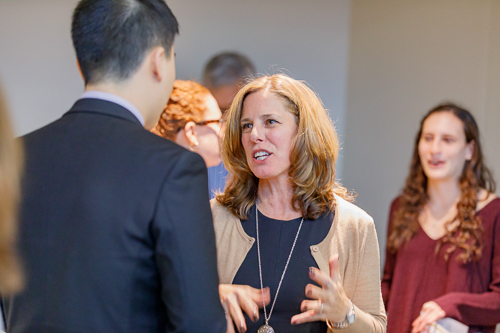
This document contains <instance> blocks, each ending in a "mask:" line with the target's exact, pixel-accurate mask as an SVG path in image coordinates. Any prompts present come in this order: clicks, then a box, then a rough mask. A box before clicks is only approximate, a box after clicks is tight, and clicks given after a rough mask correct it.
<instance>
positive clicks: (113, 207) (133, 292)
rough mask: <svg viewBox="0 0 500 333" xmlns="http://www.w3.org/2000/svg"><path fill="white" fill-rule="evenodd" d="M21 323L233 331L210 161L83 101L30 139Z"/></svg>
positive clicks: (38, 331)
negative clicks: (225, 301)
mask: <svg viewBox="0 0 500 333" xmlns="http://www.w3.org/2000/svg"><path fill="white" fill-rule="evenodd" d="M24 144H25V147H26V166H25V177H24V183H23V198H22V203H21V215H20V240H19V247H20V254H21V257H22V260H23V264H24V268H25V273H26V278H27V284H26V287H25V290H24V292H21V293H20V294H19V295H18V296H15V297H12V298H8V299H5V300H4V307H5V315H6V324H7V329H8V332H9V333H18V332H34V333H43V332H47V333H49V332H50V333H69V332H71V333H76V332H91V333H97V332H106V333H119V332H127V333H147V332H224V331H225V328H226V322H225V318H224V312H223V309H222V306H221V304H220V300H219V295H218V275H217V264H216V252H215V240H214V230H213V224H212V215H211V212H210V206H209V201H208V187H207V171H206V167H205V164H204V162H203V159H202V158H201V157H200V156H199V155H197V154H194V153H191V152H189V151H187V150H185V149H184V148H182V147H180V146H178V145H176V144H174V143H172V142H170V141H168V140H165V139H163V138H160V137H158V136H156V135H154V134H151V133H149V132H148V131H146V130H145V129H144V128H143V127H142V126H141V124H140V123H139V121H138V120H137V119H136V118H135V117H134V116H133V115H132V114H131V113H130V112H129V111H128V110H126V109H124V108H122V107H121V106H119V105H117V104H114V103H111V102H107V101H103V100H98V99H81V100H79V101H77V102H76V103H75V105H74V106H73V107H72V109H71V110H70V111H69V112H68V113H66V114H65V115H64V116H63V117H62V118H61V119H59V120H57V121H55V122H54V123H52V124H49V125H47V126H45V127H43V128H41V129H39V130H37V131H35V132H33V133H30V134H28V135H26V136H25V137H24Z"/></svg>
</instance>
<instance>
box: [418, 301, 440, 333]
mask: <svg viewBox="0 0 500 333" xmlns="http://www.w3.org/2000/svg"><path fill="white" fill-rule="evenodd" d="M445 316H446V312H444V310H443V309H441V307H440V306H439V305H438V304H437V303H436V302H433V301H430V302H427V303H424V305H422V310H420V316H418V317H417V319H415V321H413V323H412V324H411V325H412V326H413V329H412V330H411V333H419V332H425V331H426V330H427V327H428V325H430V324H432V323H433V322H435V321H436V320H438V319H441V318H444V317H445Z"/></svg>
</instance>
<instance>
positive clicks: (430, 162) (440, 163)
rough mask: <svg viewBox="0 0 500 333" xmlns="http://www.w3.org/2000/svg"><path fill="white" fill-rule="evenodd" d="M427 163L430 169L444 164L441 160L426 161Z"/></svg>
mask: <svg viewBox="0 0 500 333" xmlns="http://www.w3.org/2000/svg"><path fill="white" fill-rule="evenodd" d="M427 163H428V164H429V165H430V166H431V167H440V166H441V165H443V164H444V161H442V160H428V161H427Z"/></svg>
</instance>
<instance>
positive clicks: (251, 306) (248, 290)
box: [219, 284, 271, 333]
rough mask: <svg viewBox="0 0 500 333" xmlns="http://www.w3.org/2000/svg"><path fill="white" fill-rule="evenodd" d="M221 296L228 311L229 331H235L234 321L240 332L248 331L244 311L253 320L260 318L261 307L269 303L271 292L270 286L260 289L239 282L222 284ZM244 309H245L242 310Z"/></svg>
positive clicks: (223, 305)
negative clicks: (238, 283)
mask: <svg viewBox="0 0 500 333" xmlns="http://www.w3.org/2000/svg"><path fill="white" fill-rule="evenodd" d="M219 296H220V300H221V302H222V307H223V308H224V311H225V312H226V320H227V333H235V332H234V326H233V322H234V324H235V325H236V327H238V332H246V330H247V325H246V323H245V317H244V316H243V311H245V312H246V314H247V315H248V317H250V319H252V320H253V321H256V320H257V319H259V308H261V307H262V306H263V304H264V303H265V304H266V305H267V304H269V302H270V301H271V293H270V292H269V288H264V290H263V291H261V290H260V289H256V288H252V287H250V286H242V285H237V284H220V285H219ZM242 310H243V311H242Z"/></svg>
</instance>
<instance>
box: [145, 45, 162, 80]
mask: <svg viewBox="0 0 500 333" xmlns="http://www.w3.org/2000/svg"><path fill="white" fill-rule="evenodd" d="M149 57H150V63H151V70H152V72H153V75H154V77H155V78H156V80H158V82H160V81H162V80H163V79H164V77H163V66H165V62H164V60H165V49H164V48H163V47H161V46H157V47H155V48H154V49H153V50H152V51H151V52H150V53H149Z"/></svg>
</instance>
